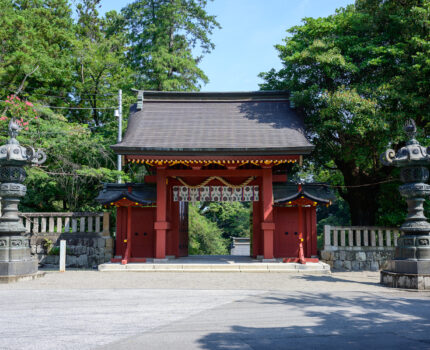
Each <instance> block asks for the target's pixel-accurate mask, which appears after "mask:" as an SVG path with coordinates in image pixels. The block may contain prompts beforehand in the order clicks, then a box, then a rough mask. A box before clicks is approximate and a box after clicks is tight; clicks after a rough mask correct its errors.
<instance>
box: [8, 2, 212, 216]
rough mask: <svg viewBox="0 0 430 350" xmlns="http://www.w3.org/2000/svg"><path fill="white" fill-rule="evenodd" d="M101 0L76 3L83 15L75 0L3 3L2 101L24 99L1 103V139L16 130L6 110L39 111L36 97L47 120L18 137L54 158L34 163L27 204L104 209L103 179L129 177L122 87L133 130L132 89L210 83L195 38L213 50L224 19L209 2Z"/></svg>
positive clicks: (136, 173)
mask: <svg viewBox="0 0 430 350" xmlns="http://www.w3.org/2000/svg"><path fill="white" fill-rule="evenodd" d="M100 3H101V0H79V1H77V4H76V16H75V18H74V17H73V16H72V9H71V5H70V2H69V1H67V0H0V11H1V14H2V15H1V16H0V42H1V43H2V44H1V50H0V101H2V100H6V99H7V97H8V96H10V95H12V94H13V95H16V96H19V97H20V98H21V101H22V102H19V103H16V106H15V102H16V101H14V103H13V104H9V105H7V104H3V103H0V119H1V120H0V127H1V130H0V142H2V143H4V142H5V140H6V137H7V135H6V128H7V122H6V118H3V117H6V116H7V117H10V116H12V115H13V116H14V117H19V118H21V117H23V119H24V120H25V119H28V120H30V119H31V117H32V116H31V113H33V111H32V110H33V109H32V108H31V109H28V110H25V108H27V107H30V105H28V104H30V102H29V101H31V103H32V104H34V109H35V111H36V112H35V113H36V114H37V116H38V119H37V120H31V121H30V125H29V130H28V131H27V130H22V131H21V133H20V135H19V137H18V139H19V141H20V142H21V144H22V145H24V146H32V147H34V148H43V149H44V150H45V152H46V153H47V155H48V159H47V161H46V163H45V164H43V165H42V166H40V167H37V168H29V169H27V172H28V178H27V181H26V185H27V187H28V195H27V196H26V197H25V199H24V200H23V201H22V203H21V210H25V211H63V210H77V211H80V210H99V209H100V206H99V205H98V204H97V203H95V201H94V198H95V197H96V195H97V192H98V190H99V189H100V186H101V182H114V181H116V179H117V177H118V175H119V174H120V173H119V172H118V171H116V170H115V169H116V166H115V164H116V155H115V154H114V153H113V152H112V150H111V149H110V145H112V144H115V143H116V138H117V130H118V124H117V123H118V122H117V120H116V119H115V118H114V116H113V113H114V110H113V109H115V108H116V106H117V105H118V101H117V94H116V92H117V91H118V89H122V90H123V92H124V93H123V111H124V113H123V114H124V125H123V127H125V126H126V124H127V111H128V110H129V106H130V105H131V104H132V103H134V101H135V99H136V97H135V94H134V93H133V92H132V91H131V89H132V88H143V89H153V88H154V86H155V85H157V83H155V82H161V83H160V84H161V85H159V88H160V89H170V90H171V89H178V90H197V89H198V88H199V86H200V85H199V82H200V81H201V82H205V81H207V78H206V77H205V75H204V73H203V72H202V71H201V70H200V69H199V68H198V63H199V60H200V58H199V57H193V56H192V54H191V49H192V48H193V47H194V46H195V45H199V46H200V47H201V51H202V53H208V52H210V50H211V49H213V44H212V43H211V41H210V39H209V36H210V34H211V31H212V30H213V29H214V28H216V27H218V24H217V23H216V21H215V18H214V17H213V16H210V15H208V14H207V13H206V11H205V10H204V7H205V6H206V1H204V0H186V1H176V0H175V1H162V0H153V1H146V0H145V1H136V2H134V3H133V4H131V5H129V6H128V7H127V8H125V9H124V10H123V11H122V12H121V13H117V12H115V11H111V12H108V13H106V14H105V15H104V16H103V17H102V16H100V15H99V13H98V9H99V7H100ZM148 6H153V9H154V11H155V12H154V15H153V16H152V15H151V14H149V13H148V11H147V10H148ZM151 8H152V7H151ZM135 10H136V11H135ZM142 11H143V12H142ZM141 15H144V17H141ZM145 16H146V17H145ZM140 26H141V27H140ZM140 29H143V31H142V33H141V35H137V32H136V31H135V30H140ZM136 84H137V85H136ZM19 104H21V105H22V106H21V107H23V109H19V108H18V107H19V106H18V105H19ZM49 106H53V107H55V108H52V107H49ZM15 107H17V108H15ZM69 107H72V108H70V109H69ZM24 114H25V115H24ZM23 123H26V121H23ZM23 126H24V129H25V128H26V125H23ZM125 170H126V171H129V174H125V173H122V174H121V175H122V178H123V180H124V181H131V180H137V181H142V178H143V176H144V175H145V170H144V169H143V168H142V167H140V168H139V169H136V167H134V166H128V168H126V169H125Z"/></svg>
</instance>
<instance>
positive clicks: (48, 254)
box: [19, 212, 113, 268]
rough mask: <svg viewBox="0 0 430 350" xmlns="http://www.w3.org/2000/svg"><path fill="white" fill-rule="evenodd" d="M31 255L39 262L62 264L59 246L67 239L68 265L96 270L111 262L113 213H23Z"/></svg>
mask: <svg viewBox="0 0 430 350" xmlns="http://www.w3.org/2000/svg"><path fill="white" fill-rule="evenodd" d="M19 215H20V217H21V220H22V223H23V225H24V226H25V228H26V231H27V236H28V237H29V238H30V248H31V253H32V254H33V255H35V256H37V258H38V260H39V263H40V264H41V265H46V266H54V265H58V262H59V256H58V250H59V249H58V246H59V244H60V240H66V246H67V256H66V266H68V267H80V268H94V267H97V265H98V264H101V263H104V262H107V261H109V260H110V259H111V258H112V253H113V240H112V238H111V236H110V232H109V213H106V212H97V213H93V212H69V213H20V214H19Z"/></svg>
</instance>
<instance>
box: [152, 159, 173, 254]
mask: <svg viewBox="0 0 430 350" xmlns="http://www.w3.org/2000/svg"><path fill="white" fill-rule="evenodd" d="M166 182H167V177H166V168H165V167H159V168H157V221H156V222H155V224H154V229H155V258H156V259H165V258H166V232H167V230H168V229H169V228H170V225H169V223H168V222H167V183H166Z"/></svg>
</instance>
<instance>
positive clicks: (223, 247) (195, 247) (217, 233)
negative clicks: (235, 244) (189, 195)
mask: <svg viewBox="0 0 430 350" xmlns="http://www.w3.org/2000/svg"><path fill="white" fill-rule="evenodd" d="M188 210H189V211H188V214H189V231H188V234H189V248H188V253H189V254H190V255H226V254H228V245H229V241H228V240H226V239H224V238H223V237H222V233H223V232H222V230H221V229H220V228H219V227H218V226H217V225H216V223H214V222H212V221H210V220H209V219H207V218H206V217H205V216H203V215H200V213H199V209H198V207H197V206H196V205H193V204H191V203H190V205H189V207H188Z"/></svg>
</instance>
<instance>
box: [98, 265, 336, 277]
mask: <svg viewBox="0 0 430 350" xmlns="http://www.w3.org/2000/svg"><path fill="white" fill-rule="evenodd" d="M99 271H103V272H109V271H131V272H287V273H301V272H303V273H317V274H329V273H330V266H329V265H328V264H325V263H323V262H319V263H307V264H305V265H302V264H298V263H250V264H220V263H218V264H204V263H202V264H199V263H190V264H178V263H176V264H174V263H163V264H160V263H158V264H153V263H130V264H126V265H121V264H120V263H105V264H101V265H99Z"/></svg>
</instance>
